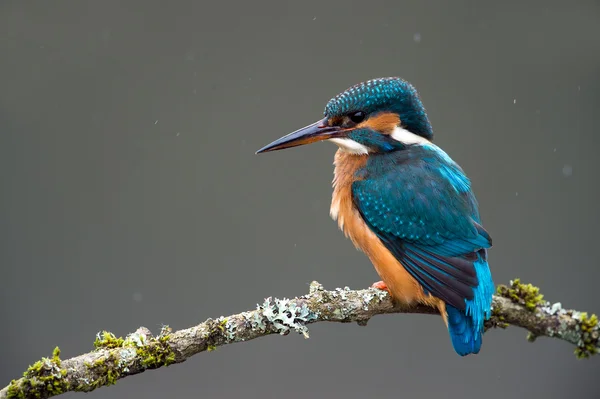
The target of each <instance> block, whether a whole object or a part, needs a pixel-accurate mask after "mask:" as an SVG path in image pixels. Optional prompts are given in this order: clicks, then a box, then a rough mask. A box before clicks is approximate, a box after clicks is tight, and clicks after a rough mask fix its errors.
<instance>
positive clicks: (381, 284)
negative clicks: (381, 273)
mask: <svg viewBox="0 0 600 399" xmlns="http://www.w3.org/2000/svg"><path fill="white" fill-rule="evenodd" d="M371 288H377V289H378V290H382V291H387V292H388V293H389V292H390V289H389V288H388V286H387V285H385V283H384V282H383V281H378V282H376V283H373V284H372V285H371Z"/></svg>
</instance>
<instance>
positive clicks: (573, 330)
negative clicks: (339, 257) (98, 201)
mask: <svg viewBox="0 0 600 399" xmlns="http://www.w3.org/2000/svg"><path fill="white" fill-rule="evenodd" d="M492 307H493V309H492V317H491V319H490V320H488V321H487V322H486V330H487V329H489V328H495V327H500V328H506V327H508V326H509V325H513V326H516V327H521V328H524V329H526V330H528V331H529V335H528V340H529V341H534V340H535V339H536V338H537V337H541V336H546V337H553V338H558V339H561V340H564V341H567V342H570V343H571V344H573V345H575V354H576V355H577V357H579V358H586V357H589V356H591V355H594V354H596V353H598V352H600V342H599V339H598V338H599V335H600V324H599V322H598V317H597V316H596V315H591V316H588V314H587V313H585V312H578V311H575V310H567V309H563V307H562V305H561V304H560V303H554V304H551V303H550V302H547V301H545V300H544V299H543V296H542V295H541V294H540V292H539V289H538V288H537V287H534V286H532V285H531V284H523V283H521V282H520V281H519V280H518V279H515V280H513V281H511V282H510V284H509V285H508V286H505V285H500V286H498V289H497V295H495V296H494V300H493V303H492ZM390 313H421V314H437V310H436V309H434V308H430V307H426V306H413V307H406V306H403V305H400V304H397V303H394V302H393V301H392V299H391V298H390V296H389V295H388V293H387V292H386V291H381V290H378V289H375V288H368V289H364V290H351V289H350V288H348V287H345V288H343V289H342V288H337V289H335V290H332V291H328V290H325V289H324V288H323V286H322V285H321V284H319V283H317V282H316V281H313V282H312V283H311V285H310V291H309V293H308V294H307V295H304V296H300V297H297V298H293V299H286V298H283V299H278V298H271V297H269V298H266V299H265V300H264V302H263V303H262V304H260V305H257V306H256V309H254V310H251V311H247V312H242V313H239V314H235V315H231V316H228V317H223V316H221V317H219V318H217V319H216V320H213V319H208V320H206V321H205V322H203V323H200V324H198V325H196V326H194V327H191V328H187V329H183V330H179V331H172V329H171V328H169V327H168V326H164V327H163V328H162V329H161V331H160V333H159V334H158V335H157V336H156V337H155V336H153V335H152V333H151V332H150V331H149V330H148V329H147V328H145V327H140V328H138V329H137V331H135V332H133V333H131V334H129V335H127V336H126V337H125V338H122V337H117V336H116V335H114V334H113V333H110V332H107V331H103V332H101V333H98V335H97V336H96V339H95V341H94V342H93V346H94V350H92V351H91V352H89V353H85V354H83V355H79V356H77V357H73V358H71V359H66V360H62V359H61V358H60V350H59V349H58V348H56V349H55V350H54V352H53V354H52V357H50V358H42V359H41V360H39V361H37V362H35V363H34V364H33V365H32V366H30V367H29V368H28V369H27V370H26V371H25V372H24V373H23V376H22V377H21V378H19V379H15V380H13V381H11V383H10V384H9V385H8V386H6V387H5V388H3V389H1V390H0V399H8V398H41V399H43V398H49V397H52V396H56V395H60V394H62V393H64V392H68V391H80V392H90V391H93V390H94V389H96V388H99V387H101V386H106V385H112V384H115V383H116V382H117V381H118V380H119V379H121V378H125V377H128V376H131V375H135V374H139V373H142V372H144V371H146V370H148V369H157V368H160V367H164V366H165V367H166V366H169V365H171V364H174V363H182V362H184V361H186V360H187V359H189V358H190V357H191V356H193V355H195V354H197V353H200V352H204V351H213V350H215V349H216V348H217V347H219V346H222V345H226V344H230V343H235V342H244V341H249V340H252V339H255V338H259V337H263V336H267V335H271V334H280V335H287V334H289V333H290V332H292V331H294V332H296V333H300V334H302V335H303V336H304V337H305V338H308V337H309V333H308V327H307V325H309V324H312V323H317V322H324V321H330V322H341V323H349V322H355V323H358V324H359V325H361V326H366V325H367V322H368V321H369V320H370V319H371V318H372V317H373V316H376V315H381V314H390Z"/></svg>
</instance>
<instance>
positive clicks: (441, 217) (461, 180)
mask: <svg viewBox="0 0 600 399" xmlns="http://www.w3.org/2000/svg"><path fill="white" fill-rule="evenodd" d="M360 176H361V179H360V180H357V181H355V182H354V183H353V185H352V193H353V200H354V203H355V205H356V207H357V209H358V210H359V212H360V214H361V216H362V217H363V219H364V220H365V222H366V223H367V225H368V226H369V227H370V228H371V230H372V231H373V232H374V233H375V234H376V235H377V236H378V237H379V238H380V239H381V241H382V243H383V244H384V245H385V246H386V248H388V250H390V252H391V253H392V254H393V255H394V256H395V257H396V258H397V259H398V260H399V261H400V263H401V264H402V265H403V266H404V267H405V269H406V270H407V271H408V272H409V273H410V274H411V275H412V276H413V277H414V278H415V279H416V280H417V281H418V282H419V284H421V285H422V287H423V289H424V290H425V291H426V292H427V293H431V294H432V295H433V296H435V297H437V298H440V299H442V300H443V301H444V302H445V303H446V307H447V313H448V330H449V333H450V337H451V340H452V344H453V346H454V349H455V350H456V352H457V353H459V354H460V355H466V354H469V353H478V352H479V349H480V347H481V336H482V334H483V323H484V321H485V320H486V319H488V318H489V317H490V310H491V302H492V294H493V292H494V283H493V281H492V277H491V273H490V270H489V266H488V263H487V248H490V247H491V245H492V239H491V237H490V235H489V234H488V233H487V232H486V231H485V229H484V228H483V227H482V226H481V224H480V223H481V220H480V216H479V211H478V207H477V201H476V199H475V196H474V195H473V193H472V191H471V186H470V182H469V180H468V178H467V177H466V176H465V174H464V173H463V171H462V170H461V169H460V167H459V166H458V165H457V164H455V163H454V162H453V161H452V160H451V159H450V157H448V155H446V153H444V152H443V151H442V150H440V149H439V148H437V147H435V146H434V145H432V144H431V145H427V146H415V147H411V148H407V149H405V150H402V151H396V152H392V153H387V154H377V155H371V156H370V157H369V159H368V161H367V165H366V166H365V168H364V169H363V170H361V171H360Z"/></svg>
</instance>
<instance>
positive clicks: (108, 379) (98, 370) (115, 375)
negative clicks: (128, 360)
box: [75, 352, 122, 392]
mask: <svg viewBox="0 0 600 399" xmlns="http://www.w3.org/2000/svg"><path fill="white" fill-rule="evenodd" d="M118 364H119V362H118V359H117V357H116V356H115V355H114V354H112V353H110V352H109V353H107V355H106V356H103V357H100V358H98V359H96V360H95V361H94V362H93V363H91V364H90V363H86V366H87V368H88V369H89V370H90V373H91V374H92V375H95V376H98V378H95V379H94V380H92V381H89V384H88V386H85V387H84V386H83V385H82V386H79V387H77V388H76V389H75V390H84V391H88V392H89V391H93V390H94V389H96V388H98V387H101V386H104V385H114V384H116V383H117V380H118V379H119V378H120V377H121V374H122V373H121V370H120V368H119V367H118ZM78 388H79V389H78Z"/></svg>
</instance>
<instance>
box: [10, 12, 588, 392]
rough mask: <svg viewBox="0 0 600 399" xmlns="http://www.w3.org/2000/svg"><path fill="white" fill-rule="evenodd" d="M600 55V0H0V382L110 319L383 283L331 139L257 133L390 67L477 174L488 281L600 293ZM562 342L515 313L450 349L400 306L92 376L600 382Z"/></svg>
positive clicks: (309, 384)
mask: <svg viewBox="0 0 600 399" xmlns="http://www.w3.org/2000/svg"><path fill="white" fill-rule="evenodd" d="M599 66H600V6H599V4H598V2H597V1H572V2H561V1H530V2H521V1H512V2H498V1H485V2H475V1H453V2H446V1H441V0H440V1H416V0H415V1H401V2H400V1H388V2H379V1H369V2H365V1H344V2H342V1H336V2H319V1H302V2H282V1H262V2H243V1H237V2H227V1H221V2H210V3H209V2H202V1H197V0H196V1H193V0H185V1H170V2H164V1H163V2H161V1H151V0H143V1H142V0H139V1H112V0H111V1H108V0H104V1H101V2H92V1H82V0H79V1H53V2H49V1H46V2H42V1H36V2H32V1H9V0H4V1H2V2H1V3H0V77H1V80H0V84H1V86H0V87H1V90H0V178H1V183H2V196H1V197H0V201H1V202H0V217H1V221H2V223H1V225H0V226H1V227H0V229H1V230H0V234H1V240H0V242H1V244H0V245H1V248H0V262H1V264H2V269H1V270H2V271H1V275H0V279H1V282H2V290H0V295H1V307H0V310H1V315H0V320H2V323H1V324H2V328H0V342H1V344H0V362H1V370H0V382H1V384H0V385H5V384H7V383H8V382H9V381H10V379H11V378H15V377H17V376H19V375H20V373H21V372H22V371H23V370H24V369H25V368H26V367H27V365H28V364H30V363H32V362H34V361H35V360H37V359H38V358H39V357H41V356H44V355H49V354H50V353H51V350H52V348H54V346H55V345H59V346H60V347H61V348H62V350H63V356H64V357H71V356H74V355H77V354H79V353H82V352H85V351H88V350H90V349H91V345H92V341H93V339H94V335H95V334H96V332H97V331H99V330H101V329H109V330H111V331H113V332H115V333H117V334H120V335H124V334H127V333H128V332H131V331H133V330H135V329H136V328H137V327H138V326H140V325H144V326H147V327H149V328H150V329H151V330H152V331H153V332H158V331H159V329H160V326H161V324H162V323H165V324H169V325H171V326H172V327H173V328H175V329H179V328H184V327H189V326H191V325H193V324H195V323H197V322H200V321H203V320H205V319H206V318H208V317H213V318H214V317H218V316H219V315H227V314H231V313H237V312H240V311H243V310H246V309H250V308H253V307H254V305H255V304H256V303H257V302H261V301H262V300H263V298H264V297H266V296H270V295H274V296H279V297H281V296H296V295H302V294H304V293H305V292H307V290H308V284H309V283H310V281H311V280H313V279H316V280H318V281H320V282H321V283H323V284H324V285H325V286H326V287H328V288H335V287H339V286H342V287H343V286H345V285H348V286H350V287H353V288H361V287H366V286H368V285H370V284H371V283H372V282H373V281H375V280H376V279H377V276H376V274H375V271H374V270H373V267H372V266H371V264H370V263H369V262H368V260H367V259H366V258H365V257H364V256H363V255H362V254H360V253H359V252H357V251H355V250H354V248H353V246H352V244H351V243H350V242H349V241H348V240H346V239H345V238H344V237H343V235H342V234H341V233H340V232H339V231H338V229H337V225H336V224H335V223H334V222H333V221H331V220H330V218H329V216H328V213H329V201H330V196H331V187H330V183H331V179H332V165H331V162H332V159H333V154H334V151H335V147H334V146H333V145H331V144H319V145H313V146H310V147H305V148H300V149H295V150H288V151H283V152H278V153H272V154H267V155H262V156H256V155H254V151H255V150H257V149H258V148H259V147H261V146H263V145H265V144H267V143H268V142H270V141H271V140H273V139H275V138H277V137H279V136H281V135H283V134H285V133H287V132H290V131H292V130H295V129H296V128H298V127H302V126H304V125H306V124H308V123H310V122H313V121H314V120H316V119H317V118H320V117H321V115H322V110H323V106H324V104H325V102H326V101H327V100H328V99H329V98H330V97H331V96H333V95H335V94H337V93H338V92H340V91H342V90H344V89H346V88H347V87H348V86H350V85H352V84H354V83H358V82H360V81H362V80H366V79H369V78H374V77H381V76H391V75H399V76H402V77H404V78H405V79H407V80H409V81H411V82H412V83H413V84H415V86H416V87H417V88H418V89H419V91H420V93H421V95H422V98H423V101H424V103H425V105H426V107H427V110H428V113H429V115H430V117H431V120H432V123H433V125H434V129H435V132H436V142H437V143H438V144H439V145H440V146H442V147H443V148H444V149H445V150H446V151H447V152H448V153H449V154H450V155H451V156H452V157H453V158H454V159H455V160H457V161H458V162H459V163H460V164H461V165H462V166H463V167H464V169H465V170H466V171H467V173H468V174H469V176H470V177H471V179H472V180H473V184H474V187H475V190H476V193H477V196H478V198H479V201H480V203H481V208H482V216H483V219H484V224H485V226H486V228H487V229H488V230H489V231H490V232H491V234H492V235H493V238H494V245H495V246H494V249H493V250H492V251H491V254H490V256H491V266H492V270H493V274H494V278H495V281H496V282H497V283H506V282H508V280H509V279H511V278H514V277H521V278H522V279H523V280H525V281H527V282H533V283H535V284H537V285H539V286H541V287H542V289H543V293H544V294H545V295H546V297H547V298H548V299H549V300H552V301H561V302H562V303H563V305H564V306H567V307H573V308H577V309H580V310H589V311H596V312H599V311H600V301H599V300H598V295H597V294H596V293H595V292H596V291H597V289H598V281H599V279H600V268H598V255H597V246H598V233H597V231H598V224H599V222H600V212H599V211H598V205H597V204H598V201H599V200H600V194H599V193H600V192H599V190H598V186H599V180H598V171H599V167H600V158H599V157H598V156H597V154H598V145H599V144H600V140H599V139H598V129H599V125H600V116H599V112H598V107H599V106H600V94H599V93H600V78H599V74H598V73H599V71H600V69H599ZM572 351H573V347H572V346H570V345H568V344H566V343H562V342H559V341H556V340H549V339H544V340H540V341H538V342H536V343H535V344H530V343H528V342H527V341H526V340H525V332H524V331H523V330H520V329H508V330H505V331H492V332H490V333H488V334H486V336H485V339H484V347H483V350H482V352H481V354H480V355H478V356H471V357H467V358H459V357H458V356H457V355H456V354H455V353H454V352H453V350H452V347H451V344H450V341H449V338H448V335H447V332H446V331H445V329H444V327H443V323H442V321H441V320H440V319H439V318H436V317H431V316H402V315H401V316H386V317H377V318H375V319H374V320H372V321H371V322H370V323H369V326H368V327H366V328H362V327H358V326H356V325H331V324H319V325H315V326H313V327H312V328H311V339H309V340H305V339H303V338H302V337H301V336H299V335H292V336H288V337H268V338H264V339H259V340H255V341H253V342H248V343H245V344H243V345H231V346H227V347H223V348H220V349H218V350H217V351H216V352H212V353H205V354H201V355H199V356H196V357H194V358H192V359H191V360H189V361H188V362H186V363H183V364H181V365H176V366H173V367H170V368H167V369H162V370H159V371H152V372H147V373H144V374H142V375H139V376H135V377H132V378H127V379H125V380H123V381H121V382H119V383H118V384H117V385H116V386H113V387H109V388H102V389H100V390H97V391H95V392H93V393H92V394H89V395H88V396H86V397H89V398H129V397H144V398H164V397H176V398H179V397H181V398H185V397H202V398H229V397H245V398H264V397H268V398H271V397H283V396H285V397H289V398H306V397H309V398H310V397H329V398H342V397H344V398H363V397H385V398H396V397H404V398H431V397H435V396H441V397H456V398H480V397H482V396H485V397H486V398H490V399H491V398H512V397H516V398H517V397H531V398H542V397H544V398H564V397H567V395H568V394H572V393H576V394H583V393H586V394H591V396H588V397H595V395H597V394H598V392H597V391H596V392H594V391H593V390H594V389H597V378H598V372H599V371H600V367H599V364H600V363H598V362H599V361H600V359H592V360H590V361H577V360H576V359H575V357H574V356H573V355H572ZM66 396H67V397H79V396H81V395H80V394H79V395H77V394H69V395H66Z"/></svg>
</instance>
